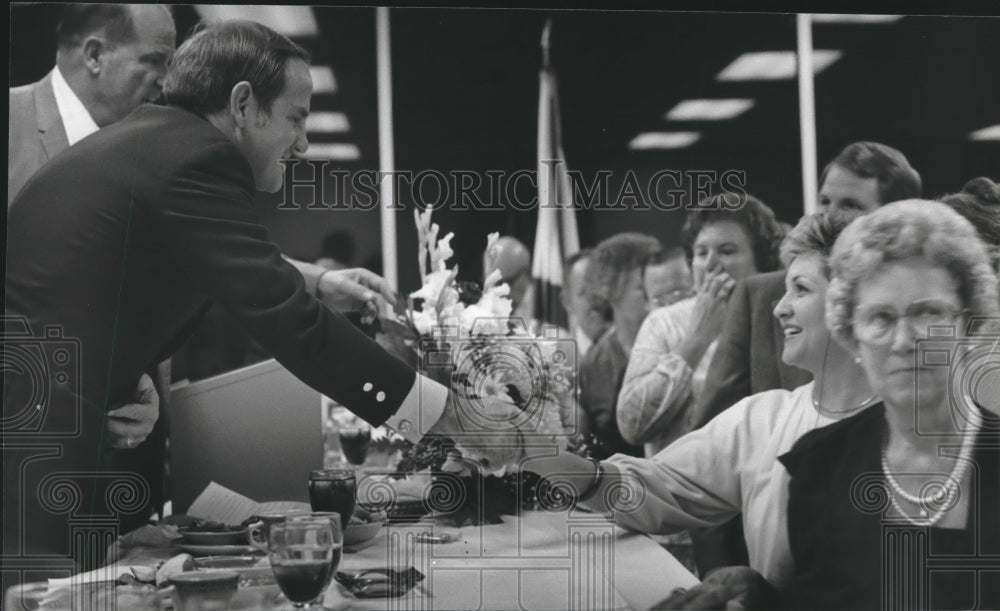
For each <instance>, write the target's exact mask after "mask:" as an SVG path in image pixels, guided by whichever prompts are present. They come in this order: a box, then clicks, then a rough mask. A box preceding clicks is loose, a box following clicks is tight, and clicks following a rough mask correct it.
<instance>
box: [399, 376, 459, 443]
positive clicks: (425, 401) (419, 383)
mask: <svg viewBox="0 0 1000 611" xmlns="http://www.w3.org/2000/svg"><path fill="white" fill-rule="evenodd" d="M447 400H448V389H447V388H445V387H444V386H442V385H441V384H438V383H437V382H435V381H434V380H432V379H430V378H428V377H426V376H423V375H420V374H417V378H416V380H414V381H413V386H412V387H411V388H410V392H409V393H407V395H406V398H405V399H403V403H402V405H400V406H399V411H397V412H396V413H395V414H393V415H392V416H390V417H389V419H388V420H386V421H385V423H384V425H385V426H386V427H388V428H390V429H392V430H393V431H395V432H397V433H399V434H400V435H402V436H403V437H405V438H406V440H407V441H411V442H413V443H417V442H418V441H420V438H421V437H423V436H424V435H426V434H427V432H428V431H429V430H430V428H431V427H432V426H434V425H435V424H437V421H438V420H440V419H441V414H443V413H444V406H445V403H446V402H447Z"/></svg>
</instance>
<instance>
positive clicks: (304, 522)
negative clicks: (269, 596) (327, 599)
mask: <svg viewBox="0 0 1000 611" xmlns="http://www.w3.org/2000/svg"><path fill="white" fill-rule="evenodd" d="M339 531H340V529H339V528H337V532H336V535H335V533H334V528H333V525H332V521H331V520H330V519H329V518H328V517H322V516H311V515H308V514H303V515H295V516H292V515H290V516H288V519H286V520H285V521H284V522H279V523H275V524H272V525H271V528H270V532H269V533H268V545H267V552H268V557H269V559H270V561H271V570H272V571H273V572H274V578H275V580H276V581H277V582H278V587H280V588H281V591H282V593H283V594H284V595H285V597H286V598H288V600H289V601H290V602H291V603H292V604H293V605H294V606H295V608H296V609H300V608H302V607H304V606H306V605H307V604H309V605H310V606H314V605H316V604H318V603H320V600H321V599H322V597H323V593H324V592H326V589H327V587H329V585H330V580H331V579H332V578H333V574H334V572H335V571H336V566H337V564H335V563H334V558H336V561H337V562H338V563H339V560H340V552H341V547H342V546H343V543H342V542H343V539H342V538H341V536H340V532H339Z"/></svg>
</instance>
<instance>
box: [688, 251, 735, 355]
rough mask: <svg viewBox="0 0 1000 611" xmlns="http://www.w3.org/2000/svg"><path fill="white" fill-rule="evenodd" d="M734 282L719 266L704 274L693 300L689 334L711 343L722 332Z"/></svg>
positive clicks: (714, 266) (715, 265)
mask: <svg viewBox="0 0 1000 611" xmlns="http://www.w3.org/2000/svg"><path fill="white" fill-rule="evenodd" d="M735 286H736V280H734V279H733V277H732V276H730V275H729V274H728V273H727V272H726V270H725V269H723V268H722V266H721V265H719V264H714V265H713V266H712V267H710V268H709V269H708V270H706V272H705V277H704V279H703V280H702V283H701V287H699V289H698V296H697V297H696V298H695V302H694V303H695V305H694V315H693V318H692V321H691V322H692V325H691V332H692V334H694V335H698V336H700V337H701V338H702V339H703V340H706V343H709V344H710V343H712V342H713V341H714V340H715V339H716V338H717V337H718V336H719V331H721V330H722V323H723V321H724V320H725V315H726V303H728V302H729V296H730V295H732V294H733V288H734V287H735Z"/></svg>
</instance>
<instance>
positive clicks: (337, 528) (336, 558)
mask: <svg viewBox="0 0 1000 611" xmlns="http://www.w3.org/2000/svg"><path fill="white" fill-rule="evenodd" d="M285 519H286V520H288V521H293V522H294V521H299V520H304V521H315V520H326V521H328V522H329V523H330V530H331V531H332V532H333V554H332V555H331V557H330V574H331V575H336V574H337V567H338V566H340V558H341V556H342V555H343V547H344V531H343V529H342V528H341V520H340V514H339V513H337V512H336V511H310V512H303V513H290V514H288V515H287V516H286V518H285Z"/></svg>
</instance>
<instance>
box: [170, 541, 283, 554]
mask: <svg viewBox="0 0 1000 611" xmlns="http://www.w3.org/2000/svg"><path fill="white" fill-rule="evenodd" d="M179 547H180V548H181V549H182V550H184V551H185V552H187V553H189V554H191V555H192V556H245V555H248V554H263V553H264V551H263V550H260V549H257V548H256V547H253V546H251V545H194V544H191V543H181V544H180V546H179Z"/></svg>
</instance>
